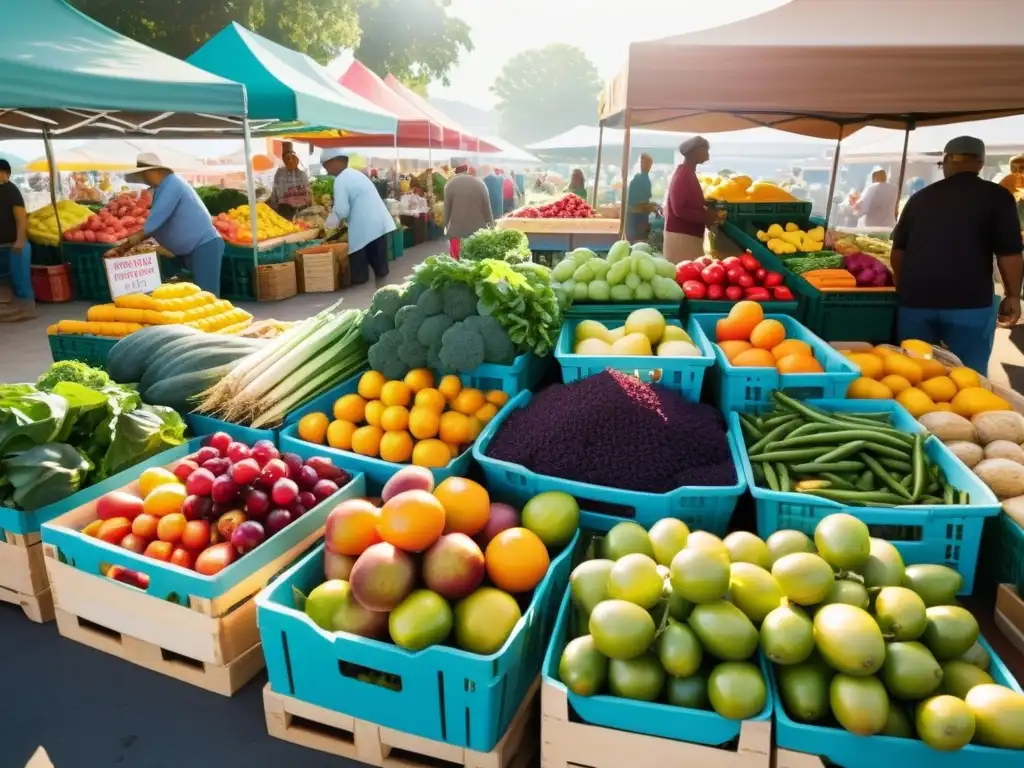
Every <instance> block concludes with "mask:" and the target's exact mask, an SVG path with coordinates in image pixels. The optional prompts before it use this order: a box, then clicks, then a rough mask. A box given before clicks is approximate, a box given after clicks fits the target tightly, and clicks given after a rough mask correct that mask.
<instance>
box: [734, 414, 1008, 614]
mask: <svg viewBox="0 0 1024 768" xmlns="http://www.w3.org/2000/svg"><path fill="white" fill-rule="evenodd" d="M809 402H810V404H811V405H815V406H817V407H819V408H823V409H824V410H827V411H841V412H844V413H881V412H883V411H888V412H891V413H892V425H893V426H894V427H896V428H897V429H899V430H901V431H903V432H908V433H917V432H923V431H924V427H922V426H921V425H920V424H919V423H918V422H917V420H916V419H914V417H913V416H911V415H910V414H909V413H908V412H907V410H906V409H905V408H904V407H903V406H901V405H900V404H899V403H897V402H895V401H893V400H870V401H868V400H811V401H809ZM729 418H730V420H731V424H732V427H733V428H734V429H739V424H740V420H739V414H736V413H731V414H729ZM924 452H925V455H926V456H927V457H928V458H929V459H931V460H932V461H933V462H934V463H935V464H937V465H938V467H939V468H940V469H941V470H942V471H943V473H944V474H945V475H946V478H947V479H948V480H949V481H950V482H951V483H952V484H953V485H955V486H956V487H957V488H959V489H960V490H964V491H967V492H968V493H969V494H970V495H971V503H970V504H967V505H963V504H951V505H941V506H936V505H929V504H921V505H917V506H913V507H881V508H878V507H845V506H843V505H842V504H840V503H838V502H835V501H830V500H829V499H819V498H815V497H813V496H808V495H807V494H803V493H781V492H777V491H772V490H769V489H767V488H761V487H758V485H757V484H756V482H755V481H754V474H753V469H752V468H751V465H750V461H749V459H748V458H747V451H746V448H745V447H744V448H743V449H742V450H741V466H742V470H741V471H742V472H743V475H744V477H745V479H746V481H747V484H748V485H749V486H750V492H751V494H753V496H754V502H755V504H756V507H757V535H758V536H760V537H761V538H767V537H768V536H770V535H771V534H772V533H774V532H775V531H778V530H782V529H787V528H795V529H796V530H799V531H803V532H804V533H806V534H813V533H814V528H815V526H817V524H818V523H819V522H820V521H821V520H822V519H823V518H825V517H827V516H828V515H831V514H833V513H835V512H847V513H848V514H851V515H854V516H855V517H857V518H859V519H860V520H863V521H864V522H865V523H867V525H868V527H869V528H872V529H873V535H876V536H879V537H880V538H884V539H887V540H889V541H891V542H892V543H893V545H894V546H895V547H896V548H897V549H898V550H899V551H900V554H901V555H903V560H904V562H905V563H906V564H907V565H915V564H919V563H932V564H936V565H948V566H949V567H950V568H954V569H956V570H957V571H958V572H959V573H960V575H961V576H963V579H964V586H963V589H962V590H961V592H960V594H961V595H969V594H971V592H972V590H973V589H974V573H975V568H976V567H977V564H978V552H979V550H980V547H981V536H982V531H983V528H984V525H985V518H987V517H992V516H994V515H998V514H999V512H1000V506H999V501H998V500H997V499H996V497H995V496H994V495H993V493H992V491H991V490H989V488H988V486H987V485H985V484H984V483H983V482H981V480H980V479H979V478H978V476H977V475H975V474H974V473H973V472H971V470H969V469H968V468H967V467H966V466H965V465H964V464H963V462H961V461H960V459H958V458H957V457H956V456H954V455H953V453H952V452H951V451H950V450H949V449H948V448H947V447H946V446H945V445H943V444H942V443H941V442H940V441H939V439H938V438H936V437H928V438H927V440H925V444H924Z"/></svg>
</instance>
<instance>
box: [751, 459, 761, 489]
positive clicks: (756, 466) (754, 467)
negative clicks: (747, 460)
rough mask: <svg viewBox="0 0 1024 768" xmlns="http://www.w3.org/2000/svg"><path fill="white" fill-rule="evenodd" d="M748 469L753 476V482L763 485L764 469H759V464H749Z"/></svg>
mask: <svg viewBox="0 0 1024 768" xmlns="http://www.w3.org/2000/svg"><path fill="white" fill-rule="evenodd" d="M750 469H751V470H752V472H753V475H754V482H755V483H757V484H758V485H762V484H763V483H764V469H762V468H761V465H760V464H751V465H750Z"/></svg>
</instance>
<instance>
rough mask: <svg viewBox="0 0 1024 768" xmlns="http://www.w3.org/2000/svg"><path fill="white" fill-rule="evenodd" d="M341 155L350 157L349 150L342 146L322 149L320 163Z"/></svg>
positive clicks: (322, 163)
mask: <svg viewBox="0 0 1024 768" xmlns="http://www.w3.org/2000/svg"><path fill="white" fill-rule="evenodd" d="M339 157H345V158H347V157H348V150H347V149H343V148H341V147H335V148H333V149H322V150H320V165H324V164H325V163H327V162H329V161H330V160H334V159H336V158H339Z"/></svg>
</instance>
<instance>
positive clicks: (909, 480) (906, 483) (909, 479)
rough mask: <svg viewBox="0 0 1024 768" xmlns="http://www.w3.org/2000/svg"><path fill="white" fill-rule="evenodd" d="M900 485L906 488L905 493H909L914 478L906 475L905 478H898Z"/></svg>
mask: <svg viewBox="0 0 1024 768" xmlns="http://www.w3.org/2000/svg"><path fill="white" fill-rule="evenodd" d="M900 485H902V486H903V487H904V488H906V489H907V491H908V492H909V491H910V489H911V488H913V487H914V476H913V475H907V476H906V477H901V478H900Z"/></svg>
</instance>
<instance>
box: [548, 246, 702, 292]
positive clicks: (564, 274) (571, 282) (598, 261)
mask: <svg viewBox="0 0 1024 768" xmlns="http://www.w3.org/2000/svg"><path fill="white" fill-rule="evenodd" d="M675 276H676V268H675V265H674V264H672V262H670V261H668V260H667V259H664V258H662V257H661V256H659V255H656V254H653V253H651V249H650V246H648V245H647V244H646V243H637V244H636V245H633V246H630V244H629V243H628V242H627V241H625V240H620V241H618V242H617V243H615V244H614V245H613V246H612V247H611V249H610V250H609V251H608V255H607V256H606V257H605V258H602V257H600V256H598V255H597V254H596V253H594V252H593V251H592V250H590V249H589V248H577V249H576V250H574V251H570V252H569V253H567V254H566V255H565V258H564V259H563V260H562V261H560V262H558V264H557V265H555V267H554V269H553V270H552V271H551V278H552V285H553V287H554V288H555V290H556V291H559V292H560V293H562V294H564V295H565V296H567V297H568V298H571V299H572V300H573V302H591V303H607V302H610V303H623V304H630V303H634V304H635V303H641V302H661V303H665V304H672V303H675V304H677V305H678V303H679V302H680V301H682V299H683V289H682V288H680V287H679V285H678V284H676V281H675Z"/></svg>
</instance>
